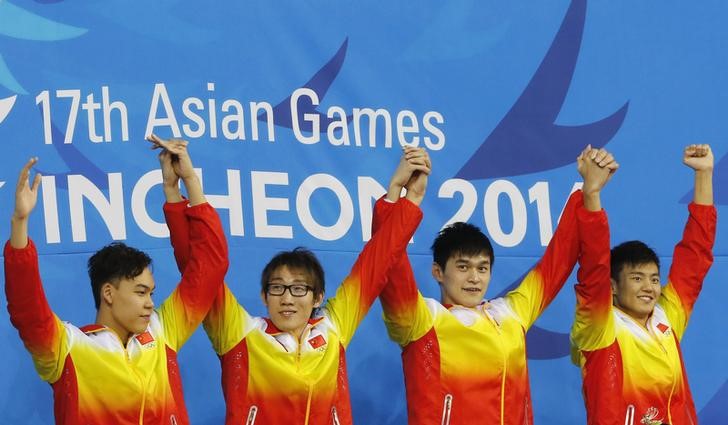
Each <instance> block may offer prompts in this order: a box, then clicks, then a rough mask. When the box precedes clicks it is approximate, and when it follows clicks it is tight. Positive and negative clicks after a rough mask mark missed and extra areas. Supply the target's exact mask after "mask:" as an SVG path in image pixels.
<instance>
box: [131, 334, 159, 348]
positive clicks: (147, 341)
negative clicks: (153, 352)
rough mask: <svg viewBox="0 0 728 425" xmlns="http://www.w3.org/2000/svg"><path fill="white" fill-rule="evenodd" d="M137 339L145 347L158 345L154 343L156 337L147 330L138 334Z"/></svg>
mask: <svg viewBox="0 0 728 425" xmlns="http://www.w3.org/2000/svg"><path fill="white" fill-rule="evenodd" d="M135 338H136V340H137V341H139V344H140V345H141V346H142V347H144V348H153V347H154V346H156V344H155V343H154V337H153V336H152V334H151V333H150V332H149V331H145V332H143V333H140V334H139V335H137V336H136V337H135Z"/></svg>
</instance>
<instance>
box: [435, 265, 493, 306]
mask: <svg viewBox="0 0 728 425" xmlns="http://www.w3.org/2000/svg"><path fill="white" fill-rule="evenodd" d="M490 269H491V260H490V257H489V256H488V255H486V254H485V253H480V254H476V255H472V256H471V255H465V254H461V253H456V254H454V255H453V256H451V257H450V258H448V260H447V263H446V264H445V268H444V269H442V268H441V267H440V265H439V264H437V263H433V264H432V276H433V277H434V278H435V280H437V281H438V282H439V283H440V294H441V302H442V303H443V304H455V305H461V306H464V307H475V306H477V305H478V304H480V303H481V302H482V301H483V298H484V297H485V291H486V290H487V289H488V284H489V283H490Z"/></svg>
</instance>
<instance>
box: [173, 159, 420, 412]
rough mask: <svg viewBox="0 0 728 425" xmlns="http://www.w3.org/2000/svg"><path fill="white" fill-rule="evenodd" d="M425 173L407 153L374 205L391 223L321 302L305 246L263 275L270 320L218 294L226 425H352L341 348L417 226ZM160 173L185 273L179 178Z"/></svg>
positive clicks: (211, 319)
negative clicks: (387, 211)
mask: <svg viewBox="0 0 728 425" xmlns="http://www.w3.org/2000/svg"><path fill="white" fill-rule="evenodd" d="M429 173H430V160H429V157H428V155H427V152H426V151H425V150H424V149H420V148H411V147H407V148H405V149H404V153H403V155H402V158H401V160H400V162H399V165H398V167H397V169H396V170H395V172H394V174H393V176H392V178H391V181H390V185H389V190H388V192H387V195H386V196H384V197H382V199H380V200H379V201H377V204H378V205H379V204H381V203H389V204H390V207H391V216H390V217H389V219H388V220H387V223H386V224H384V225H382V226H381V228H380V229H378V231H377V233H376V234H375V235H374V236H373V237H372V238H371V240H370V241H369V242H367V244H366V245H365V246H364V249H363V250H362V252H361V254H359V257H358V258H357V260H356V262H355V263H354V266H353V267H352V269H351V272H350V274H349V276H348V277H347V278H346V279H344V281H343V282H342V283H341V285H340V286H339V288H338V289H337V291H336V295H335V296H334V297H332V298H329V299H328V301H327V302H326V303H325V304H324V292H325V287H324V271H323V268H322V267H321V264H320V263H319V261H318V260H317V259H316V256H315V255H314V254H313V253H312V252H311V251H308V250H306V249H303V248H296V249H294V250H292V251H285V252H281V253H279V254H278V255H276V256H275V257H273V258H272V259H271V261H270V262H269V263H268V264H267V265H266V266H265V268H264V269H263V273H262V275H261V281H260V282H261V293H260V294H261V298H262V300H263V303H264V304H265V306H266V308H267V310H268V317H267V318H261V317H253V316H251V315H249V314H248V313H247V311H246V310H245V308H244V307H243V306H241V305H240V304H239V303H238V301H237V300H236V299H235V296H234V295H233V293H232V292H231V291H230V289H229V288H228V286H227V285H223V286H222V287H221V289H220V292H219V293H218V295H217V298H216V300H215V302H214V304H213V306H212V309H211V310H210V312H209V313H208V315H207V318H206V319H205V321H204V327H205V331H206V332H207V335H208V336H209V338H210V340H211V341H212V345H213V348H214V349H215V351H216V352H217V354H218V355H219V356H220V361H221V365H222V386H223V394H224V396H225V403H226V422H225V423H226V424H228V425H231V424H246V425H253V424H255V425H261V424H311V425H313V424H351V423H352V416H351V405H350V400H349V385H348V378H347V376H346V361H345V350H346V347H347V346H348V345H349V342H350V341H351V338H352V336H353V334H354V331H355V330H356V328H357V326H358V325H359V323H360V322H361V320H362V319H363V318H364V316H365V315H366V313H367V311H369V308H370V307H371V305H372V303H373V302H374V300H375V299H376V298H377V296H378V295H379V293H380V292H381V290H382V288H383V287H384V285H385V283H386V276H387V274H388V272H389V269H390V268H391V267H392V265H393V263H394V261H395V260H396V259H397V258H399V257H400V256H401V255H402V253H404V251H405V248H406V246H407V242H408V241H409V240H410V238H411V237H412V235H413V234H414V232H415V229H416V228H417V226H418V224H419V222H420V220H421V219H422V212H421V211H420V209H419V204H420V202H421V201H422V198H423V197H424V194H425V188H426V186H427V177H428V175H429ZM163 176H164V188H165V195H166V197H167V203H166V204H165V206H164V211H165V217H166V218H167V223H168V225H169V226H170V233H171V234H172V235H173V238H172V245H173V246H174V249H175V257H176V258H177V263H178V266H179V268H180V270H184V269H185V265H186V263H187V258H188V241H187V240H186V239H185V238H184V234H185V231H184V228H185V226H186V223H185V221H184V220H182V218H183V217H182V216H181V214H180V211H183V210H184V208H185V201H184V199H183V198H182V197H181V195H180V193H179V185H178V184H177V179H176V178H175V175H174V174H173V173H171V172H170V170H163ZM405 185H407V189H408V191H407V194H406V196H405V197H402V198H400V192H401V188H402V187H404V186H405Z"/></svg>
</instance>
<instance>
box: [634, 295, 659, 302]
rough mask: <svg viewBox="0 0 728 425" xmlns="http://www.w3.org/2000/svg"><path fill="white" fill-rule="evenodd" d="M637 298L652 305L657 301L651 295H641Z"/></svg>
mask: <svg viewBox="0 0 728 425" xmlns="http://www.w3.org/2000/svg"><path fill="white" fill-rule="evenodd" d="M637 298H638V299H640V300H641V301H642V302H644V303H647V304H649V303H651V302H652V301H654V299H655V298H654V297H652V296H650V295H639V296H638V297H637Z"/></svg>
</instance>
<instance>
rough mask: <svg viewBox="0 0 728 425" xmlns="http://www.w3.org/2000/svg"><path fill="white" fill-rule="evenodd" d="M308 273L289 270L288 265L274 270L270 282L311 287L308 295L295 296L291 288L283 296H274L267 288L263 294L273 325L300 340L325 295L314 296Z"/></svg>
mask: <svg viewBox="0 0 728 425" xmlns="http://www.w3.org/2000/svg"><path fill="white" fill-rule="evenodd" d="M309 281H310V277H309V275H308V273H306V272H305V271H304V270H301V269H295V268H289V267H288V266H286V265H283V266H280V267H278V268H276V269H275V270H273V272H272V273H271V274H270V279H269V280H268V286H270V285H283V286H286V287H289V286H293V285H304V286H307V287H309V291H308V292H307V293H306V295H304V296H301V297H296V296H293V294H292V293H291V288H286V289H285V290H284V291H283V294H282V295H272V294H270V293H268V292H267V288H266V289H264V291H263V292H262V293H261V297H262V298H263V303H264V304H265V306H266V307H267V308H268V317H270V320H271V321H272V322H273V324H274V325H275V326H276V327H277V328H278V329H279V330H281V331H283V332H288V333H290V334H291V335H293V336H295V337H296V338H299V337H300V336H301V334H302V333H303V330H304V329H305V328H306V324H307V323H308V319H310V318H311V313H313V309H314V308H317V307H319V306H320V305H321V302H322V301H323V297H324V296H323V294H319V295H314V291H313V290H312V289H311V288H312V285H311V283H309Z"/></svg>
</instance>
